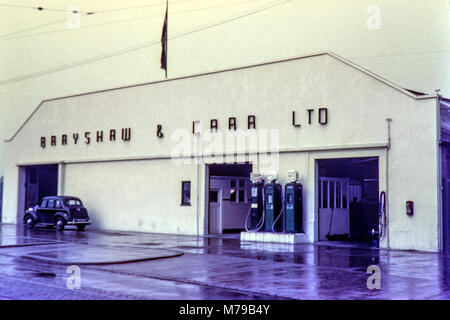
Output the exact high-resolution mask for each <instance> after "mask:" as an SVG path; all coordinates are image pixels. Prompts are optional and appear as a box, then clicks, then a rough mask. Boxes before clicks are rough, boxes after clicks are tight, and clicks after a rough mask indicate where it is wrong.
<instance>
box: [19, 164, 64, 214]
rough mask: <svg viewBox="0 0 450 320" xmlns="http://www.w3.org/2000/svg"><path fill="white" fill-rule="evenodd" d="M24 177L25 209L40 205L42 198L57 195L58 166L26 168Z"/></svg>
mask: <svg viewBox="0 0 450 320" xmlns="http://www.w3.org/2000/svg"><path fill="white" fill-rule="evenodd" d="M25 175H26V179H25V208H29V207H32V206H34V205H36V204H39V203H41V200H42V198H43V197H47V196H55V195H57V192H58V165H56V164H55V165H41V166H27V167H26V168H25Z"/></svg>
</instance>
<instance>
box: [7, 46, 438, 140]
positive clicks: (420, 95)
mask: <svg viewBox="0 0 450 320" xmlns="http://www.w3.org/2000/svg"><path fill="white" fill-rule="evenodd" d="M323 55H328V56H330V57H332V58H334V59H336V60H338V61H340V62H342V63H345V64H346V65H348V66H350V67H352V68H354V69H357V70H359V71H360V72H363V73H365V74H366V75H368V76H370V77H372V78H374V79H376V80H378V81H380V82H382V83H384V84H386V85H388V86H390V87H392V88H393V89H395V90H397V91H400V92H401V93H403V94H405V95H407V96H409V97H411V98H413V99H416V100H423V99H435V98H437V94H424V93H421V92H417V91H413V90H407V89H405V88H402V87H400V86H398V85H396V84H394V83H393V82H391V81H389V80H386V79H384V78H382V77H380V76H378V75H377V74H375V73H373V72H371V71H369V70H367V69H365V68H363V67H361V66H359V65H356V64H355V63H353V62H351V61H349V60H347V59H345V58H343V57H341V56H339V55H337V54H335V53H333V52H321V53H315V54H308V55H304V56H299V57H295V58H288V59H283V60H277V61H269V62H263V63H259V64H254V65H248V66H243V67H236V68H231V69H224V70H217V71H211V72H206V73H198V74H193V75H189V76H183V77H178V78H172V79H164V80H158V81H151V82H144V83H139V84H133V85H128V86H123V87H116V88H110V89H104V90H97V91H90V92H85V93H78V94H74V95H69V96H63V97H57V98H51V99H45V100H42V101H41V103H39V105H38V106H37V107H36V108H35V109H34V110H33V112H32V113H31V114H30V116H29V117H28V118H27V119H26V120H25V121H24V123H23V124H22V125H21V126H20V127H19V129H17V131H16V132H15V133H14V134H13V135H12V136H11V138H9V139H7V140H5V142H11V141H12V140H14V138H15V137H16V136H17V134H18V133H19V132H20V131H21V130H22V128H23V127H24V126H25V125H26V124H27V123H28V121H29V120H30V119H31V118H32V117H33V115H34V114H35V113H36V112H37V111H38V110H39V108H40V107H41V106H42V104H44V102H49V101H55V100H61V99H68V98H74V97H79V96H85V95H89V94H96V93H101V92H108V91H113V90H121V89H127V88H133V87H140V86H146V85H151V84H156V83H162V82H169V81H176V80H183V79H189V78H195V77H201V76H207V75H211V74H217V73H223V72H230V71H236V70H242V69H249V68H256V67H261V66H265V65H271V64H275V63H283V62H288V61H294V60H300V59H307V58H312V57H318V56H323Z"/></svg>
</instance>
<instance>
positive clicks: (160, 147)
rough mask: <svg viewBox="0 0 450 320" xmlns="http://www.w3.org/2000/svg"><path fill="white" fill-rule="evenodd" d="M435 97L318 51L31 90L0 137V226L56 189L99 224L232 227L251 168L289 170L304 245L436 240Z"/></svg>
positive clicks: (442, 223) (443, 180) (444, 234)
mask: <svg viewBox="0 0 450 320" xmlns="http://www.w3.org/2000/svg"><path fill="white" fill-rule="evenodd" d="M449 108H450V100H448V99H445V98H443V97H441V96H440V95H439V94H437V93H433V94H424V93H419V92H415V91H412V90H407V89H404V88H401V87H399V86H397V85H395V84H393V83H391V82H389V81H387V80H385V79H382V78H381V77H379V76H377V75H375V74H373V73H371V72H369V71H367V70H365V69H363V68H361V67H359V66H357V65H355V64H353V63H351V62H349V61H347V60H345V59H343V58H342V57H339V56H337V55H335V54H333V53H320V54H314V55H308V56H302V57H298V58H293V59H288V60H283V61H276V62H269V63H263V64H259V65H253V66H247V67H242V68H236V69H231V70H223V71H217V72H211V73H207V74H199V75H193V76H187V77H182V78H177V79H168V80H164V81H157V82H152V83H145V84H138V85H131V86H127V87H122V88H114V89H110V90H103V91H97V92H89V93H83V94H78V95H74V96H68V97H62V98H56V99H48V100H44V101H42V103H41V104H40V105H39V106H38V107H37V108H36V109H35V110H34V112H33V113H32V114H31V115H30V117H29V118H28V119H27V120H26V121H25V122H24V123H23V125H22V126H21V127H20V128H18V130H17V131H16V132H15V133H14V134H13V136H12V137H11V138H10V139H8V140H7V141H6V142H5V144H6V146H5V154H6V159H5V168H4V190H3V204H2V205H3V210H2V213H3V214H2V215H3V216H2V222H3V223H21V219H22V216H23V212H24V210H25V209H26V208H27V207H29V206H31V205H34V204H37V203H38V202H39V201H40V199H42V197H44V196H47V195H55V194H60V195H72V196H77V197H80V198H81V199H82V200H83V202H84V205H85V206H86V207H87V208H88V210H89V214H90V216H91V218H92V221H93V225H92V227H94V228H98V229H108V230H123V231H144V232H158V233H175V234H189V235H206V234H210V233H225V232H240V231H242V230H243V229H244V224H245V222H246V219H247V217H248V212H249V208H250V202H249V201H250V183H251V182H250V179H249V177H250V173H252V172H253V173H259V174H262V175H263V176H270V175H276V176H278V182H279V183H281V184H282V185H284V184H285V183H286V182H287V181H288V174H289V171H291V170H295V171H296V172H297V174H298V181H299V182H300V183H301V184H302V186H303V208H302V209H303V220H302V226H303V231H304V233H305V236H306V238H307V239H308V241H309V242H317V241H328V240H327V238H326V235H327V233H329V232H330V231H331V230H332V231H333V232H334V233H336V234H347V235H348V238H349V239H350V240H352V241H355V242H370V241H371V240H372V238H371V233H372V234H373V233H375V234H377V233H382V236H381V239H380V243H379V246H380V247H381V248H392V249H406V250H409V249H413V250H423V251H433V252H436V251H439V250H448V248H449V242H450V241H449V232H450V231H449V229H450V228H449V226H450V223H449V209H448V198H449V196H448V195H449V187H450V184H449V182H448V181H449V179H448V178H449V177H448V172H449V169H448V164H449V162H448V142H449V141H450V135H449V134H448V133H450V127H448V123H449V121H448V120H449V117H448V109H449ZM380 201H381V202H380ZM384 207H385V208H386V209H385V214H384V215H382V217H384V218H385V219H380V216H379V214H380V211H383V208H384Z"/></svg>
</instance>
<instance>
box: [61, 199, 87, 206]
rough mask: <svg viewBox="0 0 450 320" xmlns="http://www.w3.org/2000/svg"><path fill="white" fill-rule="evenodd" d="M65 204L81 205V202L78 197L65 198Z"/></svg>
mask: <svg viewBox="0 0 450 320" xmlns="http://www.w3.org/2000/svg"><path fill="white" fill-rule="evenodd" d="M64 203H65V204H66V206H68V207H73V206H82V205H83V204H82V203H81V201H80V200H78V199H67V200H66V201H65V202H64Z"/></svg>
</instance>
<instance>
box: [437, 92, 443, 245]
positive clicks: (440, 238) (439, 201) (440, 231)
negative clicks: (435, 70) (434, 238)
mask: <svg viewBox="0 0 450 320" xmlns="http://www.w3.org/2000/svg"><path fill="white" fill-rule="evenodd" d="M439 92H440V90H439V89H438V90H436V138H437V170H438V172H437V179H438V183H437V187H438V190H437V205H438V230H437V232H438V242H439V243H438V246H439V250H442V249H443V230H444V229H443V223H442V222H443V216H442V215H443V212H442V207H443V206H442V190H443V188H442V161H441V156H442V145H441V102H440V98H441V95H440V94H439Z"/></svg>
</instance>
